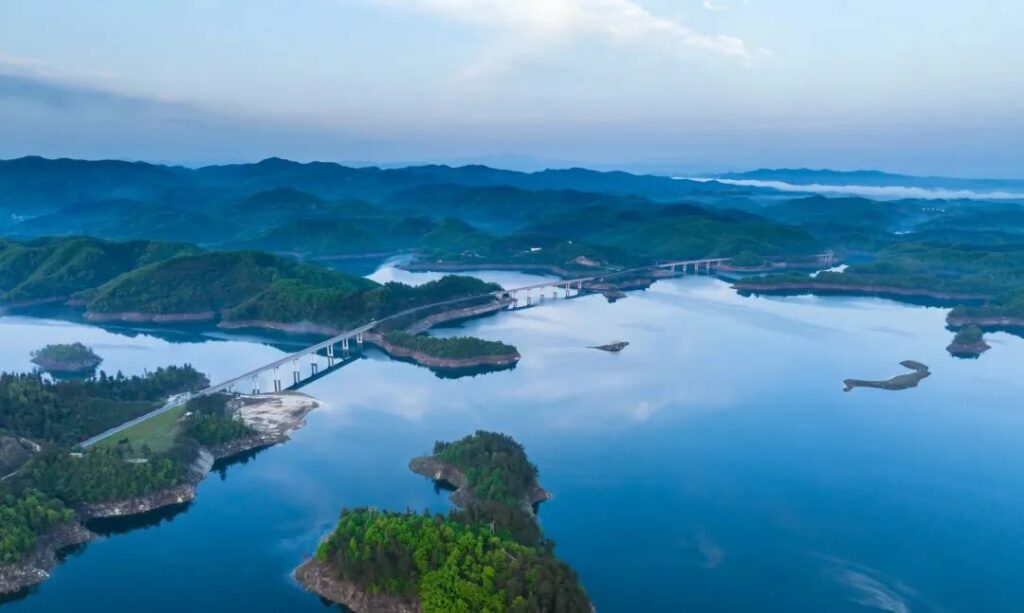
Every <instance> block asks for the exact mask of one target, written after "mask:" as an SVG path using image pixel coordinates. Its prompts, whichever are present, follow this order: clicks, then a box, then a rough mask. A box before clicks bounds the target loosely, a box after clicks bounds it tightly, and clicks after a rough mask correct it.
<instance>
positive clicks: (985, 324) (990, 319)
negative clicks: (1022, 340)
mask: <svg viewBox="0 0 1024 613" xmlns="http://www.w3.org/2000/svg"><path fill="white" fill-rule="evenodd" d="M946 323H948V324H949V325H951V326H955V327H958V328H959V327H962V326H972V325H973V326H978V327H981V328H1024V317H1012V316H1009V315H960V314H957V313H955V312H954V313H950V314H949V316H948V317H946Z"/></svg>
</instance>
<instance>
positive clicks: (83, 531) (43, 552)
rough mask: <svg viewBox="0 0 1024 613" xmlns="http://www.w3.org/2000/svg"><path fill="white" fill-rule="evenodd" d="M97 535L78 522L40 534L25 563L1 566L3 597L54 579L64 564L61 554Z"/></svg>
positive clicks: (0, 592)
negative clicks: (58, 566)
mask: <svg viewBox="0 0 1024 613" xmlns="http://www.w3.org/2000/svg"><path fill="white" fill-rule="evenodd" d="M95 537H96V535H95V534H93V533H92V532H91V531H90V530H89V529H88V528H86V527H85V526H83V525H82V524H81V523H80V522H79V521H78V520H77V519H72V520H71V521H68V522H65V523H62V524H60V525H57V526H54V527H53V528H52V529H51V530H50V531H49V532H47V533H46V534H43V535H40V536H39V538H38V539H37V540H36V545H35V547H34V548H33V550H32V552H31V553H30V554H29V555H28V556H27V557H26V558H25V559H24V560H22V561H21V562H19V563H17V564H9V565H7V566H0V596H8V595H11V594H16V593H18V592H22V591H24V590H28V589H30V588H32V587H35V586H36V585H39V584H40V583H42V582H44V581H46V580H47V579H49V578H50V571H52V570H53V569H54V568H56V566H57V564H59V563H60V559H59V555H60V552H62V551H65V550H67V549H69V548H71V547H75V546H77V545H82V544H84V543H88V542H89V541H91V540H92V539H93V538H95Z"/></svg>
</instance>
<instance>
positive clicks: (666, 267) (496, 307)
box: [80, 251, 834, 447]
mask: <svg viewBox="0 0 1024 613" xmlns="http://www.w3.org/2000/svg"><path fill="white" fill-rule="evenodd" d="M833 260H834V256H833V254H832V252H831V251H829V252H826V253H823V254H819V255H817V256H814V261H815V263H816V264H817V265H819V266H822V267H831V266H832V263H833ZM730 261H731V258H700V259H690V260H677V261H671V262H662V263H659V264H654V265H650V266H641V267H636V268H629V269H624V270H619V271H613V272H606V273H600V274H595V275H590V276H585V277H577V278H574V279H558V280H552V281H546V282H544V283H537V284H535V285H526V286H522V287H516V288H511V289H501V290H497V291H494V292H490V293H487V294H478V295H474V296H466V297H463V298H456V299H453V300H447V301H443V302H436V303H433V304H428V305H423V306H419V307H415V308H411V309H406V310H404V311H401V312H399V313H395V314H393V315H389V316H387V317H383V318H381V319H379V320H374V321H371V322H369V323H366V324H363V325H361V326H359V327H357V328H352V329H351V330H347V331H345V332H342V333H340V334H337V335H335V336H332V337H331V338H328V339H327V340H324V341H321V342H319V343H316V344H314V345H310V346H309V347H306V348H305V349H302V350H301V351H298V352H296V353H293V354H291V355H288V356H285V357H283V358H280V359H278V360H275V361H273V362H270V363H269V364H264V365H262V366H260V367H259V368H255V369H253V370H250V371H249V372H246V373H243V374H241V375H238V376H237V377H234V378H232V379H228V380H227V381H223V382H221V383H217V384H215V385H211V386H210V387H207V388H206V389H203V390H200V391H198V392H196V393H194V394H188V395H182V396H181V397H178V398H172V399H170V400H169V401H168V402H167V403H166V404H165V405H164V406H162V407H160V408H159V409H156V410H154V411H151V412H150V413H147V414H145V415H141V416H139V417H136V418H134V419H132V420H131V421H128V422H125V423H124V424H121V425H120V426H116V427H114V428H111V429H110V430H108V431H106V432H103V433H102V434H99V435H97V436H94V437H92V438H90V439H88V440H86V441H83V442H82V443H80V446H81V447H89V446H92V445H94V444H96V443H98V442H99V441H101V440H104V439H106V438H108V437H110V436H113V435H115V434H118V433H119V432H122V431H124V430H126V429H128V428H130V427H132V426H134V425H136V424H138V423H141V422H144V421H146V420H148V419H150V418H152V417H156V416H157V415H160V414H162V413H166V412H167V411H169V410H171V409H173V408H175V407H177V406H180V405H181V403H183V402H185V401H186V400H188V399H189V398H192V397H195V396H208V395H211V394H218V393H221V392H229V393H234V392H236V391H240V390H248V391H251V392H252V393H253V394H259V393H261V392H262V383H263V380H264V378H265V377H266V375H271V378H270V383H271V386H272V388H273V391H274V392H281V391H284V390H286V389H292V388H297V387H301V386H302V385H304V384H306V383H309V382H310V381H311V380H313V379H316V378H318V377H319V375H320V367H321V362H322V361H323V360H322V358H323V359H325V360H326V366H327V368H328V369H330V368H333V367H335V366H336V365H338V362H344V361H347V360H348V359H349V358H350V357H351V350H352V345H353V343H354V344H355V345H356V348H357V349H362V346H363V343H364V342H365V335H366V334H367V333H369V332H370V331H371V330H373V329H374V328H377V327H378V326H381V325H382V324H387V323H391V322H396V321H400V320H402V319H408V318H411V317H415V316H416V315H418V314H425V313H427V312H434V313H435V314H436V311H437V309H439V308H443V307H448V306H456V305H459V304H463V303H471V302H474V303H477V305H476V306H477V307H479V308H475V309H474V308H472V307H470V308H466V309H463V311H464V312H466V313H467V315H465V317H472V316H475V315H480V314H483V313H488V312H495V311H500V310H506V309H508V310H519V309H524V308H532V307H535V306H539V305H541V304H543V303H545V302H546V301H547V300H549V298H550V300H556V299H558V298H563V299H570V298H577V297H579V296H582V295H585V294H588V293H594V292H595V291H597V292H600V289H591V287H592V286H593V285H595V284H602V283H605V282H608V281H609V280H614V279H617V278H622V277H630V276H632V277H644V276H646V277H650V276H654V277H655V279H657V278H671V277H675V276H680V275H687V274H691V273H692V274H700V273H701V272H702V271H703V272H704V273H705V274H711V273H712V271H714V270H716V269H718V268H720V267H723V266H725V265H726V264H728V263H729V262H730ZM588 286H590V287H588ZM488 298H490V299H491V300H490V302H482V303H481V301H486V300H487V299H488ZM535 298H536V299H535ZM462 318H464V317H459V319H462ZM450 319H451V318H449V320H450ZM441 321H444V320H441ZM437 323H440V321H434V322H432V321H431V320H430V318H429V317H425V318H424V319H422V320H420V321H417V322H414V323H412V324H411V325H410V326H405V327H404V328H405V329H407V330H409V331H411V332H415V333H418V332H423V331H425V330H427V329H429V328H430V327H431V326H432V325H436V324H437ZM306 362H308V363H309V370H308V374H305V373H306V372H307V371H306V370H305V369H304V368H303V366H304V365H305V363H306ZM282 371H283V372H284V373H285V375H290V377H287V378H282V374H281V373H282Z"/></svg>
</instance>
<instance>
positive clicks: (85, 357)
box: [32, 343, 103, 374]
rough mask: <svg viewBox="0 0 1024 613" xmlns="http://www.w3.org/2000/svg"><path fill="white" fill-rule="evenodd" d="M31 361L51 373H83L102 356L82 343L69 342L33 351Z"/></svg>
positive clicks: (97, 362)
mask: <svg viewBox="0 0 1024 613" xmlns="http://www.w3.org/2000/svg"><path fill="white" fill-rule="evenodd" d="M32 362H33V363H35V364H36V365H38V366H39V367H40V368H41V369H43V370H45V371H46V372H49V373H52V374H85V373H90V372H92V371H93V370H95V369H96V367H97V366H99V365H100V363H101V362H103V358H101V357H100V356H98V355H96V354H95V353H94V352H93V350H92V349H91V348H89V347H86V346H85V345H83V344H82V343H69V344H58V345H47V346H45V347H43V348H42V349H37V350H36V351H33V352H32Z"/></svg>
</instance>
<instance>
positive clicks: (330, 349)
mask: <svg viewBox="0 0 1024 613" xmlns="http://www.w3.org/2000/svg"><path fill="white" fill-rule="evenodd" d="M327 357H329V358H333V357H334V345H327Z"/></svg>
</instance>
